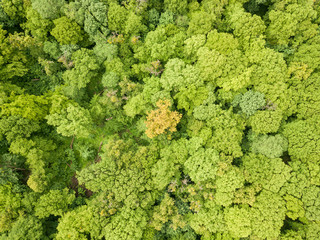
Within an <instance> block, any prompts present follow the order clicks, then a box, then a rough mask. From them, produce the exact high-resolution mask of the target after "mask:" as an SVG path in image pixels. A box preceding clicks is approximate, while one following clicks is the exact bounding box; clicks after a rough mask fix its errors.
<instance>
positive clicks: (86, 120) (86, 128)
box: [46, 103, 92, 138]
mask: <svg viewBox="0 0 320 240" xmlns="http://www.w3.org/2000/svg"><path fill="white" fill-rule="evenodd" d="M46 119H47V121H48V124H49V125H53V126H55V127H57V132H58V133H60V134H61V135H63V136H66V137H71V136H77V137H80V138H81V137H88V136H89V135H90V130H91V124H92V119H91V118H90V113H89V111H88V110H87V109H85V108H82V107H81V106H79V105H78V104H76V103H67V104H66V108H64V109H59V110H58V111H51V113H50V114H49V115H47V117H46Z"/></svg>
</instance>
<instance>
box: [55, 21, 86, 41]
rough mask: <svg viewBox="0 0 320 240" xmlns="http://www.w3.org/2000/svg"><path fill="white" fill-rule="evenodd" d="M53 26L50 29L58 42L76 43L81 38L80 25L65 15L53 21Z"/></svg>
mask: <svg viewBox="0 0 320 240" xmlns="http://www.w3.org/2000/svg"><path fill="white" fill-rule="evenodd" d="M53 23H54V28H53V29H52V31H51V34H52V36H54V37H55V38H56V39H57V41H58V42H59V43H60V44H76V43H78V42H80V41H81V40H82V39H83V35H82V34H81V28H80V26H79V25H78V24H77V23H76V22H74V21H72V20H70V19H69V18H67V17H65V16H64V17H61V18H58V19H55V20H54V21H53Z"/></svg>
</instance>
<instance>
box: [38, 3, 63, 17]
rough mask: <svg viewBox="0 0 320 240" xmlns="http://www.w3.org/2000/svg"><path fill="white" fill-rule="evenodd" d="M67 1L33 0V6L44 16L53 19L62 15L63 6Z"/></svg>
mask: <svg viewBox="0 0 320 240" xmlns="http://www.w3.org/2000/svg"><path fill="white" fill-rule="evenodd" d="M65 3H66V1H65V0H58V1H53V0H44V1H41V0H32V8H33V9H34V10H36V11H37V12H38V13H39V14H40V15H41V17H42V18H44V19H51V20H53V19H57V18H59V17H60V14H61V8H62V7H63V5H64V4H65Z"/></svg>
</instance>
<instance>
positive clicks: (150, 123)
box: [146, 100, 182, 138]
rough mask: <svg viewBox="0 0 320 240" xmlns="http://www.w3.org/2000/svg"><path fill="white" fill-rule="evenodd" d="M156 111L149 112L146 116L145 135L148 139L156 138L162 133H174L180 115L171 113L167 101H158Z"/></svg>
mask: <svg viewBox="0 0 320 240" xmlns="http://www.w3.org/2000/svg"><path fill="white" fill-rule="evenodd" d="M157 107H158V109H157V110H154V111H151V112H150V113H149V114H148V116H147V121H146V125H147V130H146V135H147V136H148V137H149V138H153V137H156V136H158V135H161V134H163V133H166V132H167V131H169V132H171V133H172V132H175V131H177V130H176V126H177V124H178V123H179V121H180V119H181V117H182V115H181V114H179V113H178V112H171V111H170V110H169V109H168V108H169V107H170V102H169V100H159V101H158V102H157Z"/></svg>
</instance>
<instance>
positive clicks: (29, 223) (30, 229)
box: [7, 215, 45, 240]
mask: <svg viewBox="0 0 320 240" xmlns="http://www.w3.org/2000/svg"><path fill="white" fill-rule="evenodd" d="M44 236H45V233H44V229H43V226H42V223H41V221H40V220H39V219H37V218H36V217H34V216H32V215H31V216H26V217H20V218H19V219H18V220H17V221H16V222H15V223H14V225H13V226H12V229H11V230H10V232H9V234H8V236H7V239H10V240H17V239H23V240H27V239H36V240H37V239H43V238H44Z"/></svg>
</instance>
